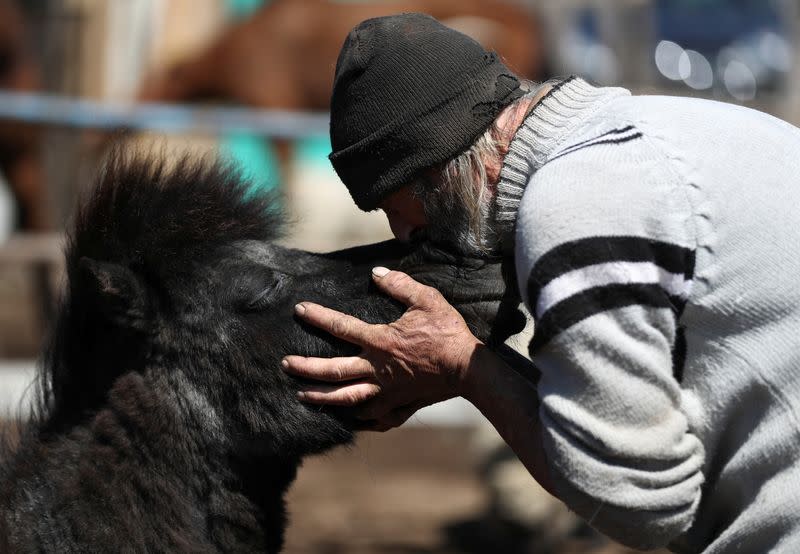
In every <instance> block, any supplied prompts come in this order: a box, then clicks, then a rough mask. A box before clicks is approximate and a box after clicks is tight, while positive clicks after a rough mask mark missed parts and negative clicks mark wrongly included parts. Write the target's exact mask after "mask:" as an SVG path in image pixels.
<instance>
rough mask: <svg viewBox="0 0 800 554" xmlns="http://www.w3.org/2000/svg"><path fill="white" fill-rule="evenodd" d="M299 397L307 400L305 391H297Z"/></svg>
mask: <svg viewBox="0 0 800 554" xmlns="http://www.w3.org/2000/svg"><path fill="white" fill-rule="evenodd" d="M297 399H298V400H305V399H306V393H304V392H303V391H297Z"/></svg>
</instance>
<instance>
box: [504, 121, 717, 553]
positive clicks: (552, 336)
mask: <svg viewBox="0 0 800 554" xmlns="http://www.w3.org/2000/svg"><path fill="white" fill-rule="evenodd" d="M631 136H633V138H634V139H635V140H633V139H632V140H629V141H627V142H625V143H613V142H609V143H605V144H598V145H596V146H594V147H592V148H580V147H578V148H573V149H571V150H570V149H567V150H566V151H565V153H564V154H563V155H558V154H556V155H554V156H553V157H552V158H551V159H552V161H551V162H548V163H547V164H545V165H544V167H542V168H541V169H540V170H539V171H538V172H537V173H536V174H535V175H534V176H533V178H532V179H531V181H530V183H529V185H528V187H527V189H526V192H525V195H524V197H523V199H522V202H521V205H520V210H519V215H518V219H517V231H516V233H517V239H516V264H517V272H518V277H519V283H520V288H521V293H522V296H523V299H524V300H525V303H526V305H527V307H528V309H529V310H530V313H531V314H533V315H534V320H535V323H536V326H535V334H534V337H533V340H532V342H531V345H530V351H531V357H532V359H533V360H534V362H536V364H537V365H538V367H539V368H540V370H541V380H540V382H539V387H538V390H539V399H540V406H541V408H540V417H541V423H542V429H543V439H544V448H545V452H546V456H547V459H548V466H549V468H550V472H551V475H552V478H553V482H554V485H555V487H556V490H557V492H558V493H559V496H560V497H561V498H562V500H563V501H564V502H565V503H566V504H567V505H568V506H570V507H571V508H572V509H573V510H575V511H576V512H578V513H579V514H580V515H582V516H583V517H584V518H586V519H587V520H588V521H589V522H590V523H591V524H592V525H593V526H595V527H596V528H598V529H599V530H600V531H602V532H604V533H605V534H607V535H609V536H611V537H612V538H614V539H616V540H618V541H620V542H622V543H625V544H627V545H629V546H633V547H636V548H654V547H659V546H664V545H666V544H668V543H670V542H671V541H672V540H673V539H675V538H676V537H677V536H679V535H680V534H682V533H683V532H684V531H686V530H687V529H688V528H689V527H690V526H691V524H692V521H693V518H694V514H695V511H696V508H697V506H698V503H699V501H700V495H701V485H702V483H703V474H702V465H703V460H704V453H703V447H702V444H701V442H700V441H699V440H698V438H697V437H696V436H695V434H694V433H693V431H694V430H693V429H692V428H691V425H690V421H691V418H690V417H687V405H686V403H687V400H688V399H687V398H686V396H685V394H684V393H683V392H682V390H681V386H680V382H679V379H680V369H681V368H680V364H681V359H680V358H681V356H680V351H681V346H682V345H681V330H680V314H681V313H682V310H683V307H684V304H685V302H686V301H687V299H688V298H689V297H690V293H691V284H692V273H693V268H694V250H693V244H694V241H693V239H692V236H691V228H692V227H691V221H692V217H691V210H690V209H689V206H688V203H687V200H686V197H685V195H684V194H685V192H684V190H683V188H682V183H681V178H680V177H679V176H678V174H677V173H676V172H674V171H673V170H672V168H671V167H670V165H669V161H668V160H667V159H666V158H664V157H662V156H659V155H658V153H657V152H656V151H655V149H654V148H652V147H651V146H650V145H649V143H647V142H646V140H645V139H643V138H641V136H636V135H631Z"/></svg>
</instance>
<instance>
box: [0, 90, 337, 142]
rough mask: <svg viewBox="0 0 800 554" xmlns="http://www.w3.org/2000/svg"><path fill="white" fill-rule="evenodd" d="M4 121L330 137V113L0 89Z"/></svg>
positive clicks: (163, 130)
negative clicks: (115, 100)
mask: <svg viewBox="0 0 800 554" xmlns="http://www.w3.org/2000/svg"><path fill="white" fill-rule="evenodd" d="M0 119H10V120H17V121H25V122H29V123H37V124H43V125H57V126H65V127H77V128H87V129H135V130H150V131H158V132H163V133H207V134H220V133H227V132H246V133H251V134H255V135H260V136H264V137H270V138H281V139H299V138H304V137H309V136H327V134H328V126H329V121H330V118H329V115H328V114H327V113H308V112H288V111H282V110H259V109H251V108H239V107H217V106H214V107H207V106H199V107H198V106H187V105H181V104H156V103H146V104H133V103H112V102H100V101H95V100H86V99H78V98H69V97H65V96H60V95H55V94H42V93H19V92H9V91H3V90H0Z"/></svg>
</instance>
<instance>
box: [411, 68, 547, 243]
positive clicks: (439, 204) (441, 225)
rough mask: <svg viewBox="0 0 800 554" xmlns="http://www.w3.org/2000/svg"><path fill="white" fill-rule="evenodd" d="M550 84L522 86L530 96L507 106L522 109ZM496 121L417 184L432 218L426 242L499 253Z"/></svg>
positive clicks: (415, 187) (416, 190) (499, 152)
mask: <svg viewBox="0 0 800 554" xmlns="http://www.w3.org/2000/svg"><path fill="white" fill-rule="evenodd" d="M546 85H547V83H534V82H531V81H523V82H522V86H523V88H524V89H525V90H526V93H525V95H524V96H522V97H521V98H519V99H517V100H515V101H514V102H513V103H512V104H510V106H509V107H511V108H512V109H513V108H514V106H516V107H517V108H516V109H521V106H522V105H523V104H524V103H525V102H524V101H525V100H526V99H530V98H532V97H535V96H536V95H537V94H539V92H540V91H541V90H542V87H544V86H546ZM503 131H504V129H501V128H500V126H499V125H498V122H497V120H495V121H494V122H493V123H492V124H491V125H490V126H489V128H487V129H486V131H484V133H483V134H482V135H481V136H479V137H478V138H477V140H475V142H474V143H473V144H472V146H470V147H469V148H468V149H467V150H465V151H464V152H462V153H461V154H459V155H458V156H456V157H455V158H453V159H452V160H450V161H448V162H446V163H445V164H444V165H443V166H441V167H440V168H438V169H437V170H436V171H433V172H429V173H428V174H427V175H426V176H423V177H420V178H419V179H417V180H416V181H415V183H414V185H413V188H412V191H413V193H414V194H415V195H416V196H417V197H419V198H420V199H421V200H422V203H423V206H424V207H425V215H426V217H427V219H428V227H427V234H428V237H429V238H430V239H432V240H434V241H437V242H443V243H446V244H449V245H450V246H452V247H454V248H456V249H457V250H458V251H460V252H463V253H466V254H472V255H491V254H494V253H497V252H498V251H499V249H500V241H501V238H502V237H501V236H500V233H499V232H498V229H497V228H496V226H495V225H494V221H493V218H492V208H493V204H494V203H493V199H494V197H495V194H494V193H495V191H494V187H495V185H496V183H490V182H489V178H488V176H487V172H486V163H487V160H492V159H495V160H496V159H498V158H501V157H502V155H503V153H502V150H501V146H502V145H501V143H500V141H499V138H500V137H501V136H502V135H503Z"/></svg>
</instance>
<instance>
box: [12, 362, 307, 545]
mask: <svg viewBox="0 0 800 554" xmlns="http://www.w3.org/2000/svg"><path fill="white" fill-rule="evenodd" d="M184 402H186V401H185V400H184ZM195 417H196V415H195V414H194V413H193V411H192V410H190V409H187V408H186V405H183V406H182V405H180V404H176V401H175V399H174V398H169V395H164V394H163V393H161V392H159V393H155V392H153V388H152V387H151V386H149V385H148V384H147V383H146V381H145V380H144V379H143V378H142V377H140V376H138V375H137V376H126V377H123V378H121V379H120V380H119V381H118V382H117V384H116V385H115V386H114V388H113V389H112V391H111V393H110V394H109V399H108V405H107V406H106V407H105V408H104V409H103V410H101V411H99V412H98V413H97V414H95V415H94V417H92V418H91V419H90V420H87V421H86V422H84V423H81V424H79V425H77V426H76V427H74V428H73V429H72V430H71V431H70V432H68V433H64V434H59V435H55V436H52V437H49V438H48V437H42V438H37V437H36V435H35V434H30V435H29V436H27V437H26V438H25V439H24V440H23V443H22V444H21V445H20V449H19V450H18V451H17V454H16V456H15V459H14V461H13V464H12V471H11V472H10V474H9V475H6V476H5V477H6V479H4V481H5V483H2V482H0V491H2V492H4V493H6V494H4V495H3V496H5V500H0V517H4V516H8V515H11V516H12V517H15V519H16V520H17V521H19V518H20V517H23V514H25V513H28V514H38V516H37V517H36V518H30V519H31V521H30V522H26V523H30V525H29V526H27V529H22V528H20V529H19V533H16V534H17V535H18V536H16V537H12V546H14V547H15V548H16V549H18V550H20V551H26V550H29V549H30V550H42V549H44V550H45V551H48V550H51V549H50V548H48V545H47V544H45V542H46V541H49V540H53V538H52V537H53V533H54V530H59V532H62V533H63V534H64V536H63V537H56V538H55V540H54V542H53V545H52V546H53V547H54V548H52V550H59V551H65V552H69V551H80V550H86V549H89V550H91V549H92V548H98V549H101V550H109V551H116V550H120V551H122V550H125V549H131V548H133V549H134V550H138V549H142V550H147V551H197V552H207V551H216V550H222V551H229V550H243V549H245V550H246V549H252V548H256V549H257V550H260V551H266V552H277V551H278V550H279V549H280V546H281V544H282V539H283V528H284V526H285V510H284V505H283V495H284V493H285V491H286V489H287V488H288V486H289V484H290V483H291V480H292V479H293V477H294V472H295V470H296V467H294V466H292V467H288V468H287V467H284V468H281V467H271V466H272V464H266V465H265V464H263V463H262V464H260V466H261V467H258V466H259V464H256V463H254V461H253V460H245V459H238V458H237V457H235V456H232V455H231V454H230V453H229V452H228V451H227V450H226V448H225V445H224V444H223V443H221V442H220V441H219V440H218V438H217V437H215V431H214V430H213V429H208V428H203V427H200V426H197V422H196V421H193V418H195ZM1 527H2V525H0V528H1ZM21 527H26V526H24V525H23V526H21ZM56 534H58V533H56Z"/></svg>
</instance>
